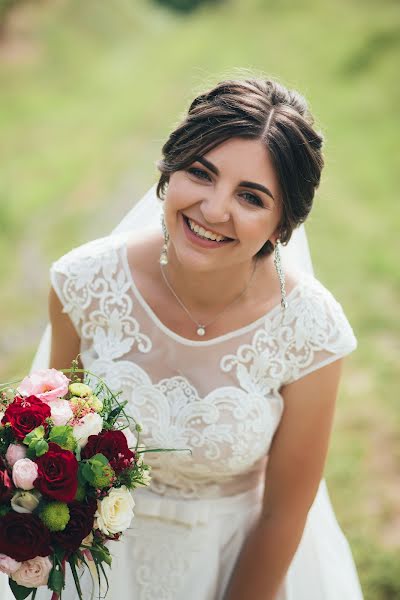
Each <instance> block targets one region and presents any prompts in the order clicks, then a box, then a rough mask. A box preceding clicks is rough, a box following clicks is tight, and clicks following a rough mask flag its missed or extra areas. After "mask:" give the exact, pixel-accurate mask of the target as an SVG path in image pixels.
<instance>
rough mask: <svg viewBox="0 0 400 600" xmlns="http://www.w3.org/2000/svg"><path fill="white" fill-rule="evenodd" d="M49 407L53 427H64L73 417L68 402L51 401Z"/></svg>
mask: <svg viewBox="0 0 400 600" xmlns="http://www.w3.org/2000/svg"><path fill="white" fill-rule="evenodd" d="M49 406H50V410H51V418H52V419H53V422H54V425H66V424H67V423H68V421H69V420H70V419H72V418H73V416H74V414H73V412H72V409H71V405H70V403H69V402H68V400H59V399H57V400H53V401H52V402H51V403H49Z"/></svg>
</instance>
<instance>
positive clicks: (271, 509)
mask: <svg viewBox="0 0 400 600" xmlns="http://www.w3.org/2000/svg"><path fill="white" fill-rule="evenodd" d="M341 367H342V359H338V360H336V361H334V362H333V363H331V364H329V365H327V366H325V367H322V368H320V369H317V370H316V371H314V372H312V373H310V374H309V375H306V376H305V377H303V378H302V379H300V380H298V381H295V382H293V383H291V384H289V385H287V386H285V387H284V388H282V390H281V393H282V396H283V398H284V402H285V409H284V413H283V416H282V419H281V422H280V424H279V427H278V429H277V431H276V433H275V436H274V439H273V442H272V444H271V449H270V453H269V458H268V464H267V470H266V480H265V493H264V499H263V508H262V512H261V515H260V518H259V520H258V522H257V525H256V526H255V527H254V528H253V530H252V531H251V532H250V534H249V536H248V538H247V540H246V542H245V544H244V546H243V549H242V552H241V554H240V556H239V559H238V561H237V564H236V566H235V569H234V572H233V575H232V578H231V581H230V585H229V589H228V591H227V594H226V596H225V600H243V598H246V600H274V599H275V598H276V594H277V592H278V591H279V587H280V585H281V584H282V581H283V579H284V577H285V574H286V572H287V569H288V568H289V565H290V563H291V561H292V558H293V556H294V554H295V552H296V549H297V547H298V544H299V542H300V540H301V536H302V534H303V530H304V526H305V523H306V519H307V514H308V511H309V509H310V507H311V505H312V503H313V500H314V498H315V495H316V493H317V490H318V486H319V483H320V480H321V478H322V474H323V469H324V464H325V459H326V455H327V451H328V445H329V438H330V433H331V429H332V424H333V417H334V409H335V401H336V396H337V391H338V386H339V380H340V374H341Z"/></svg>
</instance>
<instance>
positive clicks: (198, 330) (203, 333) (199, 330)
mask: <svg viewBox="0 0 400 600" xmlns="http://www.w3.org/2000/svg"><path fill="white" fill-rule="evenodd" d="M196 333H197V335H205V334H206V330H205V329H204V327H202V326H201V325H200V327H198V328H197V332H196Z"/></svg>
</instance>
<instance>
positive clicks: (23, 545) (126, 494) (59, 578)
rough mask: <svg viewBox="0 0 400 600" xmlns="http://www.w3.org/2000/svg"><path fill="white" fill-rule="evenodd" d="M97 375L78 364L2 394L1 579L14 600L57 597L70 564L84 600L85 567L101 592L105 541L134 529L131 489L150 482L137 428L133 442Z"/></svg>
mask: <svg viewBox="0 0 400 600" xmlns="http://www.w3.org/2000/svg"><path fill="white" fill-rule="evenodd" d="M66 374H69V377H67V375H66ZM78 374H81V375H83V381H85V382H86V383H83V382H82V381H81V380H80V378H79V376H78ZM93 377H96V376H95V375H93V374H92V373H90V372H89V371H86V370H84V369H78V368H77V361H74V362H73V365H72V368H71V369H68V370H67V369H66V370H63V371H57V370H56V369H44V370H40V371H36V372H34V373H32V374H31V375H30V376H28V377H25V379H24V380H23V381H22V382H21V383H20V384H19V385H18V387H17V388H14V387H13V384H14V383H16V382H13V384H6V385H3V386H0V571H3V572H4V573H6V574H7V575H8V577H9V584H10V587H11V590H12V592H13V594H14V596H15V598H16V599H17V600H23V599H24V598H27V597H28V596H30V594H32V596H31V598H32V600H33V598H34V597H35V594H36V589H37V588H38V587H39V586H43V585H44V586H47V587H48V589H49V590H52V591H53V595H52V600H57V599H58V598H60V597H61V595H62V590H63V588H64V586H65V566H66V563H69V565H70V568H71V570H72V575H73V578H74V582H75V586H76V589H77V592H78V595H79V598H80V599H81V600H83V599H82V590H81V586H80V582H79V572H80V570H81V569H85V568H88V569H89V571H90V573H91V575H92V577H96V578H97V581H98V584H99V588H100V583H101V579H102V576H104V578H105V580H106V581H107V576H106V573H105V569H104V563H106V564H107V565H111V557H110V552H109V550H108V548H107V546H106V542H108V541H109V540H118V539H119V537H120V536H121V534H122V533H123V531H124V530H125V529H127V528H128V527H129V525H130V522H131V519H132V517H133V507H134V500H133V499H132V495H131V490H133V489H134V488H135V487H137V486H143V485H147V484H148V483H149V481H150V475H149V470H150V468H149V467H148V466H147V465H146V464H145V463H144V462H143V460H142V453H143V452H145V451H146V450H144V449H143V446H140V445H139V433H140V426H139V425H138V424H135V423H134V429H135V431H136V436H135V435H134V434H133V433H132V432H131V429H130V428H129V425H130V423H129V421H132V419H131V418H130V417H128V415H126V413H125V411H124V406H125V404H126V402H119V400H118V395H119V393H120V392H119V393H118V394H115V393H113V392H112V391H111V390H110V389H109V388H108V386H107V385H106V384H105V382H104V381H103V380H101V379H100V378H96V381H97V383H96V386H94V385H93V384H91V385H88V383H91V381H92V379H93ZM132 428H133V427H132Z"/></svg>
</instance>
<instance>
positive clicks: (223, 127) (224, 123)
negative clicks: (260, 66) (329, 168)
mask: <svg viewBox="0 0 400 600" xmlns="http://www.w3.org/2000/svg"><path fill="white" fill-rule="evenodd" d="M313 124H314V119H313V117H312V115H311V113H310V111H309V109H308V105H307V102H306V100H305V98H304V97H303V96H301V95H300V94H299V93H298V92H297V91H295V90H289V89H287V88H285V87H284V86H283V85H282V84H280V83H278V82H275V81H272V80H269V79H262V78H247V79H243V80H236V79H234V80H225V81H221V82H220V83H218V84H217V85H216V86H215V87H214V88H212V89H210V90H209V91H206V92H203V93H201V94H200V95H199V96H197V97H196V98H195V99H194V100H193V101H192V103H191V105H190V108H189V110H188V113H187V115H186V116H185V117H184V119H183V120H182V121H181V123H180V124H179V125H178V126H177V127H176V128H175V130H174V131H172V133H171V134H170V136H169V138H168V139H167V141H166V142H165V144H164V146H163V147H162V159H160V160H159V161H158V162H157V168H158V169H159V171H160V172H161V177H160V179H159V181H158V184H157V196H158V198H159V199H160V200H163V199H164V196H165V191H166V186H167V185H168V181H169V177H170V175H171V173H173V172H175V171H179V170H182V169H186V168H188V167H189V166H190V164H191V163H192V162H193V161H194V160H196V158H197V157H199V156H202V155H204V154H206V153H207V152H209V151H210V150H212V149H213V148H215V147H216V146H218V145H219V144H221V143H222V142H224V141H226V140H228V139H229V138H233V137H240V138H245V139H258V140H261V141H262V142H263V143H264V144H265V146H266V148H267V150H268V152H269V155H270V156H271V159H272V162H273V165H274V167H275V171H276V174H277V178H278V182H279V186H280V192H281V200H282V218H281V221H280V223H279V230H280V236H279V237H280V240H281V242H282V244H284V245H285V244H287V243H288V242H289V240H290V238H291V235H292V232H293V230H294V229H295V228H296V227H298V226H299V225H300V224H301V223H303V222H304V221H305V220H306V218H307V216H308V214H309V213H310V211H311V208H312V204H313V198H314V194H315V190H316V189H317V188H318V186H319V183H320V178H321V171H322V168H323V166H324V158H323V154H322V143H323V137H322V134H321V133H319V132H317V131H316V130H315V129H314V128H313ZM273 249H274V247H273V244H272V243H271V242H270V241H269V240H267V241H266V243H265V244H264V245H263V246H262V248H261V249H260V250H259V251H258V252H257V254H256V258H261V257H263V256H268V255H269V254H271V253H272V252H273Z"/></svg>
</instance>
